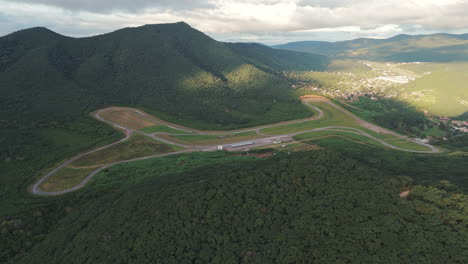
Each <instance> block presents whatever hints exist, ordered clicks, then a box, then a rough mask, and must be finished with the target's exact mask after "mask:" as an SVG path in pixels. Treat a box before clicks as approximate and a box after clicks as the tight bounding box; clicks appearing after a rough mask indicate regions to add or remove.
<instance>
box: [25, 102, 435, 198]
mask: <svg viewBox="0 0 468 264" xmlns="http://www.w3.org/2000/svg"><path fill="white" fill-rule="evenodd" d="M303 102H304V104H306V105H307V106H308V107H310V108H311V109H313V110H314V111H316V112H317V113H318V114H317V115H314V116H312V117H310V118H305V119H300V120H292V121H285V122H280V123H275V124H270V125H264V126H258V127H254V128H248V129H240V130H234V131H200V130H195V129H191V128H187V127H183V126H180V125H176V124H171V123H168V122H165V121H163V120H160V119H158V118H156V117H154V116H151V115H149V114H147V113H144V112H142V111H141V110H138V109H133V108H125V107H109V108H105V109H101V110H98V111H96V112H94V113H92V115H93V116H94V117H95V118H96V119H98V120H100V121H102V122H104V123H106V124H109V125H111V126H114V127H115V128H117V129H120V130H122V131H123V132H124V133H125V138H123V139H121V140H119V141H117V142H114V143H112V144H109V145H107V146H104V147H100V148H97V149H93V150H91V151H88V152H85V153H81V154H79V155H77V156H75V157H73V158H71V159H69V160H67V161H65V162H64V163H62V164H60V165H59V166H58V167H56V168H55V169H53V170H52V171H51V172H49V173H48V174H46V175H45V176H43V177H42V178H40V179H39V180H38V181H37V182H36V183H34V184H33V185H32V186H31V188H30V191H31V193H33V194H36V195H61V194H66V193H69V192H72V191H75V190H78V189H80V188H82V187H84V186H85V185H86V184H87V183H88V182H89V181H90V180H91V179H92V177H93V176H94V175H96V174H97V173H99V172H100V171H102V170H103V169H106V168H108V167H111V166H113V165H116V164H120V163H125V162H131V161H137V160H144V159H149V158H156V157H162V156H168V155H176V154H182V153H189V152H194V151H216V150H217V149H218V145H219V144H207V145H200V144H199V145H197V144H184V143H180V142H177V141H175V140H170V139H168V138H162V137H161V136H162V135H168V136H174V135H177V136H180V135H200V136H203V135H236V134H241V133H245V132H255V134H256V138H255V139H253V140H250V142H249V143H251V144H249V145H248V146H247V147H252V146H262V145H269V144H272V143H273V142H276V141H278V140H282V139H291V138H293V137H294V136H297V135H300V134H304V133H310V132H315V131H339V132H344V133H351V134H357V135H360V136H364V137H367V138H370V139H372V140H375V141H376V142H379V143H380V144H382V145H384V146H386V147H388V148H391V149H395V150H400V151H406V152H413V153H438V152H440V150H439V149H438V148H436V147H434V146H432V145H428V144H424V143H421V142H418V141H416V140H413V139H411V138H409V137H406V136H403V135H400V134H397V133H395V132H392V131H389V130H387V129H385V128H382V127H379V126H377V125H374V124H371V123H369V122H367V121H364V120H362V119H361V118H359V117H357V116H355V115H353V114H352V113H350V112H348V111H347V110H345V109H343V108H342V107H340V106H338V105H336V104H334V103H332V102H330V101H329V100H327V99H325V98H323V99H318V98H314V99H307V100H304V101H303ZM313 102H321V103H327V104H329V105H330V106H332V107H333V108H334V109H335V110H338V111H339V112H341V113H344V114H345V115H347V116H349V118H351V119H352V120H354V121H355V122H356V123H357V124H359V126H361V127H362V129H359V128H356V127H348V126H324V127H319V128H314V129H309V130H305V131H299V132H290V133H285V134H281V135H269V134H265V133H263V132H261V130H263V129H268V128H276V127H281V126H287V125H293V124H300V123H305V122H309V121H313V120H318V119H322V118H324V116H325V115H324V112H323V111H322V110H321V109H320V108H318V107H316V106H313V105H311V103H313ZM119 110H125V111H129V110H130V111H134V112H136V113H138V114H139V115H141V116H142V118H145V120H147V121H151V122H153V123H155V124H160V125H165V126H168V127H170V128H172V129H176V130H180V131H181V132H184V133H186V134H184V133H177V134H171V133H167V132H156V133H145V132H142V131H141V130H136V129H133V128H129V127H126V126H124V125H122V124H119V123H117V122H114V121H111V120H107V119H105V118H103V117H102V115H101V114H102V113H103V112H105V111H119ZM364 130H367V131H368V132H366V131H364ZM371 131H372V132H375V133H378V134H387V135H391V136H392V137H395V138H399V139H402V140H406V141H409V142H412V143H415V144H418V145H420V146H424V147H426V148H428V150H427V151H423V150H411V149H405V148H401V147H397V146H395V145H392V144H391V143H390V142H387V141H385V140H383V139H380V138H377V137H376V136H374V135H371V134H370V132H371ZM133 134H141V135H144V136H147V137H151V138H153V139H155V140H158V141H161V142H164V143H167V144H171V145H175V146H178V147H182V148H184V150H180V151H174V152H170V153H164V154H155V155H150V156H145V157H139V158H134V159H128V160H121V161H116V162H112V163H108V164H105V165H103V166H101V167H99V168H96V169H95V170H94V171H92V172H91V173H90V174H88V175H86V177H84V179H83V180H82V181H81V182H80V183H79V184H77V185H76V186H74V187H72V188H68V189H65V190H60V191H44V190H41V185H42V184H43V183H44V182H46V181H47V180H48V179H49V178H50V177H52V176H53V175H54V174H56V173H57V172H58V171H59V170H61V169H63V168H65V166H67V165H70V164H71V163H72V162H74V161H76V160H78V159H80V158H82V157H84V156H86V155H88V154H90V153H94V152H97V151H101V150H104V149H106V148H109V147H111V146H114V145H117V144H119V143H122V142H124V141H126V140H128V139H129V138H130V137H131V136H132V135H133ZM234 139H235V138H234ZM242 142H245V139H244V140H240V141H237V142H230V143H229V144H230V145H232V144H236V143H242ZM242 149H243V147H239V148H231V150H233V151H239V150H242Z"/></svg>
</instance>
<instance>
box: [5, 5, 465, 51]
mask: <svg viewBox="0 0 468 264" xmlns="http://www.w3.org/2000/svg"><path fill="white" fill-rule="evenodd" d="M0 18H1V19H0V22H1V23H2V24H1V27H0V34H6V33H9V32H10V31H12V30H17V29H21V28H25V27H32V26H47V27H49V28H51V29H52V30H55V31H58V32H59V33H62V34H66V35H74V36H82V35H93V34H97V33H104V32H107V31H111V30H115V29H118V28H121V27H126V26H138V25H142V24H155V23H168V22H177V21H186V22H187V23H189V24H191V25H192V26H194V27H196V28H197V29H199V30H201V31H204V32H207V33H208V34H210V35H212V36H215V37H217V38H218V39H223V40H224V39H230V40H232V39H233V38H235V37H236V36H237V37H238V38H239V40H242V39H251V40H253V39H259V40H262V39H263V40H264V39H267V40H268V42H270V43H272V42H281V41H286V40H287V38H288V37H293V38H294V39H295V38H296V37H297V36H303V39H309V38H310V37H322V38H325V39H330V40H336V39H340V38H341V39H343V38H353V37H362V36H365V37H388V36H392V35H395V34H399V33H405V32H410V33H411V32H414V33H418V32H436V31H446V32H459V31H464V30H467V29H468V0H443V1H441V0H385V1H381V0H237V1H234V0H199V1H196V0H157V1H151V0H133V1H126V0H79V1H77V0H0ZM275 38H276V39H275Z"/></svg>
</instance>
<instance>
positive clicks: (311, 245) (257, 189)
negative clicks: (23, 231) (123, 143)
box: [4, 144, 468, 264]
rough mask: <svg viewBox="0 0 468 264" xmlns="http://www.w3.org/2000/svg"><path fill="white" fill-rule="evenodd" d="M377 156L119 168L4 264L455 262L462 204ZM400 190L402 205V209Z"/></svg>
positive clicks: (461, 251) (460, 258) (461, 245)
mask: <svg viewBox="0 0 468 264" xmlns="http://www.w3.org/2000/svg"><path fill="white" fill-rule="evenodd" d="M360 148H361V147H359V144H354V145H353V147H352V148H349V150H352V149H355V150H358V149H360ZM369 154H370V153H369ZM374 154H375V155H374V160H373V162H370V164H371V166H374V167H375V168H372V167H368V166H366V165H364V164H362V163H360V162H357V161H355V160H352V159H348V158H346V157H344V156H342V155H340V154H339V153H338V152H333V151H324V150H320V151H312V152H301V153H295V154H291V155H288V154H286V153H283V154H278V155H277V156H276V157H274V158H271V159H267V160H263V161H244V162H243V163H237V164H236V163H231V164H225V165H210V166H206V167H201V168H198V169H196V170H191V171H187V172H184V173H179V174H170V175H166V176H161V177H158V174H159V173H160V169H158V167H160V166H161V163H160V162H159V161H158V160H152V161H147V162H143V161H142V162H139V163H131V164H128V165H126V166H120V167H119V168H115V169H111V170H110V171H108V172H106V173H105V174H103V175H101V176H100V177H99V176H98V178H97V179H98V180H97V182H96V185H95V186H94V187H93V188H91V189H88V191H87V192H83V193H82V194H81V195H80V196H73V197H74V198H73V199H69V200H68V201H67V200H63V201H60V202H57V203H56V204H57V205H56V206H57V207H58V208H56V209H55V211H61V210H62V211H64V212H66V213H65V214H64V216H63V217H62V220H60V222H58V224H57V225H56V226H54V229H53V230H52V231H51V232H50V233H49V234H48V235H46V236H45V239H44V240H43V242H41V243H40V244H39V245H38V246H36V247H34V248H32V250H31V251H28V252H27V253H26V254H23V255H18V257H16V258H15V259H13V260H12V262H11V263H28V264H33V263H45V262H47V263H51V264H54V263H57V264H58V263H64V262H66V263H80V264H85V263H140V264H141V263H168V264H169V263H174V264H182V263H324V264H325V263H326V264H328V263H374V264H377V263H382V264H384V263H385V264H386V263H434V264H435V263H464V260H466V259H467V258H468V255H467V252H466V250H465V249H466V239H467V235H468V234H467V233H466V224H467V222H466V221H467V218H466V215H465V216H464V215H460V214H459V209H456V208H459V206H463V205H464V203H466V195H463V194H460V193H458V191H457V190H456V188H455V189H453V187H450V186H448V185H446V186H445V187H444V186H441V187H438V188H435V187H425V186H412V185H413V184H414V183H411V181H412V180H411V178H409V177H397V175H398V174H392V173H391V170H392V169H397V170H399V169H401V168H400V166H401V165H402V164H404V162H410V161H411V162H413V163H414V164H415V166H414V167H415V169H416V167H417V170H421V169H422V170H423V171H430V170H431V169H432V167H434V166H432V167H431V165H429V168H427V169H426V168H425V166H424V160H423V159H424V157H421V156H420V157H417V156H414V155H413V154H408V155H404V156H403V157H398V159H396V160H395V161H396V162H395V163H388V162H382V163H379V161H380V158H381V157H382V154H385V155H389V154H391V153H388V152H387V151H385V150H382V151H376V152H375V153H374ZM411 155H412V156H411ZM357 156H358V157H360V158H363V159H364V160H368V161H369V160H371V159H369V157H370V156H369V155H367V154H364V155H363V154H362V153H361V154H359V155H357ZM395 157H396V156H395ZM200 158H201V157H198V158H197V159H200ZM408 158H410V159H408ZM411 159H412V160H411ZM426 160H427V161H429V164H432V163H433V162H436V163H437V162H443V158H437V157H427V158H426ZM465 160H466V159H465ZM173 162H178V163H179V164H181V163H186V162H190V159H189V158H188V157H183V158H182V157H181V158H179V159H177V160H173ZM426 163H427V162H426ZM458 164H459V166H461V163H458ZM172 167H175V166H172ZM459 169H461V167H460V168H459ZM452 170H453V172H455V171H456V170H457V169H456V168H452ZM136 171H138V173H137V174H135V172H136ZM420 172H421V171H420ZM408 173H409V175H412V174H413V172H412V171H409V172H408ZM430 173H432V174H436V175H439V176H443V175H444V172H442V173H440V172H439V171H438V170H435V171H432V172H430ZM458 173H462V172H461V171H459V172H458ZM130 175H131V176H130ZM407 175H408V174H407ZM414 175H415V176H416V177H421V178H424V177H426V178H430V176H429V177H428V175H427V174H418V173H416V174H414ZM138 178H146V180H143V181H141V180H140V181H138ZM99 179H101V180H103V181H100V182H99ZM125 179H129V180H130V181H131V182H132V184H129V185H127V184H122V180H123V181H124V182H125V181H126V180H125ZM130 181H129V182H130ZM106 182H107V183H106ZM119 182H120V184H118V183H119ZM408 186H411V188H412V189H413V190H412V194H411V196H410V197H409V198H408V199H402V198H400V197H399V194H400V192H401V190H402V189H403V190H404V188H408ZM93 189H94V191H93ZM39 219H51V217H50V216H48V215H42V216H36V220H34V221H39ZM52 219H53V218H52ZM42 221H44V220H42ZM7 227H9V225H7ZM8 238H9V237H5V238H4V239H6V240H7V239H8ZM16 238H17V240H15V241H16V243H18V244H19V246H20V247H21V242H24V241H27V235H25V236H23V237H21V236H19V235H16ZM11 239H14V236H12V238H11Z"/></svg>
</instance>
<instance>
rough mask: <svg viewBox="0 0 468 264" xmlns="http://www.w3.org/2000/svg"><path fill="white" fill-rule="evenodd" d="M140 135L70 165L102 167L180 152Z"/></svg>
mask: <svg viewBox="0 0 468 264" xmlns="http://www.w3.org/2000/svg"><path fill="white" fill-rule="evenodd" d="M181 149H182V148H180V147H177V146H173V145H169V144H166V143H163V142H160V141H156V140H154V139H152V138H149V137H145V136H142V135H134V136H132V138H130V139H129V140H127V141H125V142H122V143H120V144H118V145H114V146H112V147H109V148H106V149H103V150H100V151H97V152H93V153H90V154H88V155H86V156H84V157H82V158H80V159H77V160H76V161H74V162H72V163H71V164H70V165H71V166H75V167H82V166H94V165H103V164H108V163H112V162H116V161H121V160H128V159H134V158H139V157H144V156H149V155H156V154H163V153H169V152H174V151H178V150H181Z"/></svg>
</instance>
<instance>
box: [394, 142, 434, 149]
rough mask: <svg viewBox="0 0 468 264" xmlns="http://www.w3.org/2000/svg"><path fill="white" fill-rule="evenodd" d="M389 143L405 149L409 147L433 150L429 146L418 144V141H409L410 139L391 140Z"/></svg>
mask: <svg viewBox="0 0 468 264" xmlns="http://www.w3.org/2000/svg"><path fill="white" fill-rule="evenodd" d="M388 143H390V144H392V145H394V146H395V147H399V148H403V149H408V150H416V151H429V150H431V149H430V148H428V147H425V146H422V145H419V144H416V143H414V142H411V141H408V140H404V141H391V142H388Z"/></svg>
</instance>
